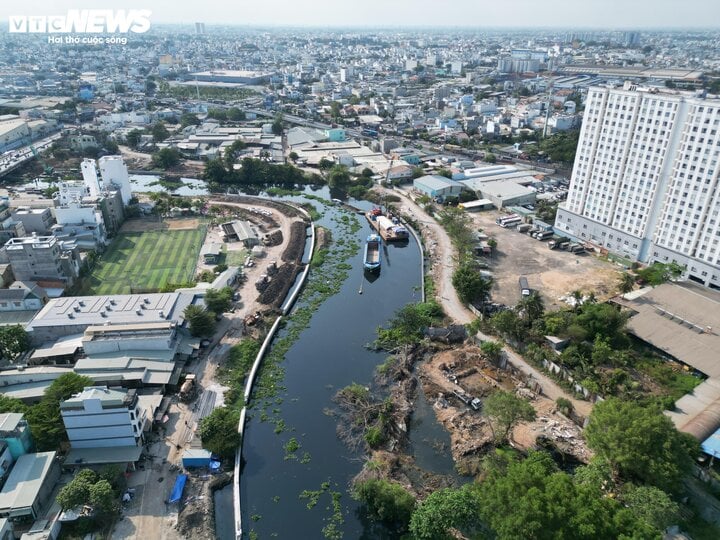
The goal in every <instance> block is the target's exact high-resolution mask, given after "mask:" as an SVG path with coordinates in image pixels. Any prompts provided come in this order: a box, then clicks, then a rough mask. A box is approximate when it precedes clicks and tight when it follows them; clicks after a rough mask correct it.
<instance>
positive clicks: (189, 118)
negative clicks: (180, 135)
mask: <svg viewBox="0 0 720 540" xmlns="http://www.w3.org/2000/svg"><path fill="white" fill-rule="evenodd" d="M200 124H201V122H200V119H199V118H198V117H197V116H196V115H194V114H192V113H183V114H182V115H181V116H180V127H181V128H186V127H188V126H199V125H200Z"/></svg>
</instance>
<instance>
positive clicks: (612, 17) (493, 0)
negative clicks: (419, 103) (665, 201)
mask: <svg viewBox="0 0 720 540" xmlns="http://www.w3.org/2000/svg"><path fill="white" fill-rule="evenodd" d="M73 8H74V9H77V8H95V9H98V8H113V9H121V8H122V9H149V10H151V11H152V12H153V15H152V18H151V21H152V22H153V23H156V24H157V23H192V22H195V21H198V22H205V23H208V24H212V23H223V24H246V25H298V26H393V27H398V26H463V27H477V28H487V27H506V28H508V27H555V28H557V27H568V28H603V29H608V30H610V29H616V28H708V27H711V28H718V27H720V0H357V1H352V0H252V1H250V0H192V1H188V0H129V1H128V0H114V1H112V0H22V1H16V0H2V1H0V20H3V21H7V19H8V16H9V15H60V14H63V13H64V12H65V11H66V10H67V9H73Z"/></svg>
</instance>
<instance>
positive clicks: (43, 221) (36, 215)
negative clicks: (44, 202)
mask: <svg viewBox="0 0 720 540" xmlns="http://www.w3.org/2000/svg"><path fill="white" fill-rule="evenodd" d="M11 215H12V218H13V220H15V221H20V222H22V224H23V227H24V228H25V234H32V233H35V234H40V235H47V234H50V227H52V225H53V223H55V219H54V218H53V215H52V212H51V211H50V209H49V208H27V207H20V208H17V209H15V210H13V211H12V212H11Z"/></svg>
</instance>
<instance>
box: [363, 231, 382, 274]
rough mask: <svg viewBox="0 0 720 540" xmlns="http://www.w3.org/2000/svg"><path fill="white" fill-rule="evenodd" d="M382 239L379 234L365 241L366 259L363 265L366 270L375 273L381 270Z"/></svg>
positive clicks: (372, 235)
mask: <svg viewBox="0 0 720 540" xmlns="http://www.w3.org/2000/svg"><path fill="white" fill-rule="evenodd" d="M381 241H382V240H381V238H380V237H379V236H378V235H377V234H371V235H370V236H368V237H367V240H366V241H365V258H364V261H363V265H364V267H365V270H367V271H369V272H374V271H376V270H380V242H381Z"/></svg>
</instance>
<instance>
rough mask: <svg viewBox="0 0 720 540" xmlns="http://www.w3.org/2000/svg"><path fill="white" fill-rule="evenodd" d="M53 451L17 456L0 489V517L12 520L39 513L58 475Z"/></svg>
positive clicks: (35, 515)
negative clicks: (0, 489)
mask: <svg viewBox="0 0 720 540" xmlns="http://www.w3.org/2000/svg"><path fill="white" fill-rule="evenodd" d="M56 454H57V452H41V453H38V454H25V455H22V456H20V457H19V458H18V460H17V462H16V463H15V466H14V467H13V469H12V471H11V472H10V476H9V477H8V479H7V481H6V482H5V485H4V486H3V488H2V491H0V517H4V518H10V519H12V520H15V521H18V520H28V519H35V518H37V517H38V515H39V514H40V512H41V510H42V508H43V506H44V505H45V504H46V503H47V502H48V499H49V497H50V495H51V494H52V491H53V489H54V488H55V484H56V483H57V480H58V478H59V477H60V466H59V464H58V462H57V460H56Z"/></svg>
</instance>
